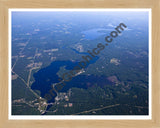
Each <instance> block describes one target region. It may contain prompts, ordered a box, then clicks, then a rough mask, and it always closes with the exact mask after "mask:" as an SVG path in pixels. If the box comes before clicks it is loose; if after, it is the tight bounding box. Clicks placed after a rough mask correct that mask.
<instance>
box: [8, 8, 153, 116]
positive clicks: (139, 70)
mask: <svg viewBox="0 0 160 128" xmlns="http://www.w3.org/2000/svg"><path fill="white" fill-rule="evenodd" d="M10 18H11V25H10V26H11V28H10V29H11V37H10V38H11V41H10V46H11V55H10V56H11V58H10V60H11V65H10V67H11V69H10V75H11V80H10V81H11V85H9V86H10V88H11V94H10V104H11V107H10V111H11V115H12V116H19V115H21V116H22V115H23V116H29V115H30V116H35V115H39V116H49V115H52V116H56V115H61V116H64V115H78V116H80V115H83V116H87V115H90V116H95V115H96V116H97V115H99V116H101V115H103V116H118V115H122V116H126V115H133V116H141V115H142V116H147V115H149V109H150V108H149V86H150V85H149V82H150V81H149V75H150V74H149V52H150V51H149V11H127V10H126V11H125V10H123V11H113V10H110V11H107V9H106V10H100V11H99V10H98V9H97V10H96V9H95V10H90V9H88V10H83V9H80V10H72V9H70V10H69V9H68V10H67V9H66V10H65V9H63V10H60V9H57V10H48V11H43V10H41V11H40V10H37V11H34V10H33V11H32V10H30V11H27V10H26V11H23V10H22V11H21V10H19V11H14V10H13V11H11V16H10Z"/></svg>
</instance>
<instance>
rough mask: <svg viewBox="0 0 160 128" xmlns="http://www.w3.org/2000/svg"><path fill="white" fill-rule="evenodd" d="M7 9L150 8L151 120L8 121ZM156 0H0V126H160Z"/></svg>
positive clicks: (158, 2) (159, 18) (159, 4)
mask: <svg viewBox="0 0 160 128" xmlns="http://www.w3.org/2000/svg"><path fill="white" fill-rule="evenodd" d="M9 8H151V9H152V120H64V121H62V120H61V121H60V120H21V121H19V120H8V9H9ZM159 35H160V0H114V1H113V0H0V128H11V127H13V128H28V127H29V128H42V127H46V128H51V127H52V128H54V127H56V128H64V127H65V128H81V127H84V128H97V127H101V128H124V127H126V128H135V127H136V128H143V127H144V128H160V50H159V48H160V36H159Z"/></svg>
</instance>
